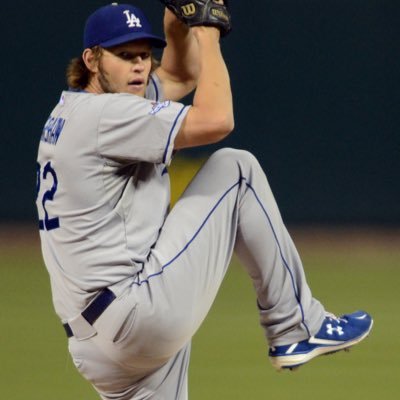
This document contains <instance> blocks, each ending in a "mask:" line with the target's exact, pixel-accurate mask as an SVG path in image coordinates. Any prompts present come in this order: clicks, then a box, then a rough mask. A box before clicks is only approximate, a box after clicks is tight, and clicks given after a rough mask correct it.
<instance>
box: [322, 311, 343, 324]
mask: <svg viewBox="0 0 400 400" xmlns="http://www.w3.org/2000/svg"><path fill="white" fill-rule="evenodd" d="M325 317H326V318H329V320H330V321H336V322H337V323H339V324H340V323H341V322H344V323H346V324H347V322H348V321H347V320H346V319H344V318H339V317H337V316H336V315H335V314H333V313H331V312H328V311H325Z"/></svg>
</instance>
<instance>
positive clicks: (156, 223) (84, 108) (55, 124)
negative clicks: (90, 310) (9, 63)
mask: <svg viewBox="0 0 400 400" xmlns="http://www.w3.org/2000/svg"><path fill="white" fill-rule="evenodd" d="M161 89H162V88H161V85H159V83H158V79H157V77H156V76H155V75H154V76H152V78H151V81H150V85H149V87H148V90H147V98H148V100H144V99H142V98H140V97H138V96H132V95H129V94H105V95H101V96H99V95H95V94H90V93H84V92H79V93H77V92H63V93H62V95H61V98H60V101H59V103H58V104H57V106H56V107H55V108H54V110H53V111H52V113H51V115H50V117H49V119H48V120H47V122H46V125H45V127H44V129H43V133H42V136H41V140H40V146H39V154H38V165H37V167H38V169H37V174H38V175H37V179H38V180H37V182H38V185H37V187H38V196H37V208H38V212H39V220H40V223H39V224H40V233H41V242H42V250H43V256H44V260H45V264H46V266H47V268H48V270H49V273H50V277H51V287H52V293H53V299H54V304H55V308H56V311H57V313H58V315H59V316H60V317H61V318H62V319H63V320H66V319H68V318H70V317H71V316H73V315H76V314H77V313H78V312H79V311H80V310H82V309H83V307H84V305H85V304H87V301H88V298H90V297H91V296H92V295H93V294H94V293H96V291H97V290H99V289H101V288H104V287H110V286H112V285H113V284H115V283H118V282H121V281H123V280H124V279H125V278H128V277H132V276H133V275H134V274H135V273H137V272H138V271H139V270H140V269H141V268H142V263H143V261H144V260H145V259H146V257H147V255H148V253H149V249H150V248H151V246H152V245H153V244H154V243H155V242H156V240H157V236H158V233H159V230H160V228H161V226H162V224H163V221H164V218H165V215H166V212H167V209H168V206H169V198H170V192H169V191H170V185H169V176H168V173H166V165H167V164H168V163H169V162H170V160H171V155H172V151H173V144H174V138H175V135H176V133H177V132H178V130H179V128H180V124H181V122H182V120H183V118H184V116H185V115H186V112H187V107H184V106H183V105H182V104H179V103H175V102H172V101H165V102H160V101H157V100H158V99H160V96H162V92H161Z"/></svg>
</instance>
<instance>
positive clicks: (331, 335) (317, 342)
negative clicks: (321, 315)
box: [269, 311, 373, 370]
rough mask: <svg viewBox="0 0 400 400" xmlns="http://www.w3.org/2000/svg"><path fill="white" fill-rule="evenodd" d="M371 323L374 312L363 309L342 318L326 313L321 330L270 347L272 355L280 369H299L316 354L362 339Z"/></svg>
mask: <svg viewBox="0 0 400 400" xmlns="http://www.w3.org/2000/svg"><path fill="white" fill-rule="evenodd" d="M372 325H373V320H372V318H371V316H370V315H369V314H367V313H366V312H364V311H356V312H354V313H352V314H346V315H343V316H341V317H339V318H337V317H335V316H334V315H333V314H329V313H327V314H326V317H325V320H324V322H323V323H322V326H321V328H320V330H319V332H318V333H316V334H315V335H314V336H311V337H310V338H309V339H306V340H303V341H301V342H298V343H293V344H289V345H286V346H275V347H270V349H269V358H270V360H271V363H272V365H273V366H274V367H275V368H276V369H277V370H281V369H296V368H297V367H299V366H300V365H302V364H304V363H306V362H308V361H310V360H312V359H313V358H314V357H317V356H320V355H322V354H330V353H335V352H337V351H339V350H345V349H348V348H349V347H351V346H354V345H355V344H357V343H359V342H361V341H362V340H363V339H365V338H366V337H367V336H368V334H369V332H370V331H371V328H372Z"/></svg>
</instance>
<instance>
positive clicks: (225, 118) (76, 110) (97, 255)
mask: <svg viewBox="0 0 400 400" xmlns="http://www.w3.org/2000/svg"><path fill="white" fill-rule="evenodd" d="M163 2H164V3H165V4H166V6H167V9H166V11H165V17H164V32H165V36H166V41H165V40H164V39H163V38H161V37H158V36H156V35H154V34H153V33H152V30H151V27H150V24H149V22H148V20H147V18H146V16H145V15H144V14H143V12H142V11H141V10H140V9H139V8H137V7H135V6H132V5H129V4H116V3H113V4H111V5H107V6H104V7H102V8H100V9H98V10H96V11H95V12H94V13H93V14H92V15H90V16H89V18H88V20H87V22H86V26H85V30H84V43H83V44H84V46H83V47H84V51H83V54H82V57H81V58H79V59H74V60H73V61H72V62H71V64H70V65H69V68H68V73H67V76H68V83H69V86H70V89H69V90H67V91H63V92H62V94H61V97H60V100H59V102H58V104H57V105H56V106H55V108H54V110H53V111H52V112H51V114H50V116H49V118H48V120H47V122H46V123H45V126H44V128H43V132H42V135H41V138H40V145H39V152H38V159H37V201H36V203H37V208H38V215H39V229H40V238H41V244H42V253H43V257H44V261H45V264H46V267H47V269H48V272H49V275H50V280H51V288H52V295H53V301H54V307H55V310H56V312H57V314H58V315H59V317H60V319H61V320H62V324H63V326H64V328H65V331H66V334H67V336H68V346H69V351H70V353H71V356H72V359H73V361H74V364H75V365H76V367H77V368H78V370H79V371H80V372H81V374H82V375H83V376H84V377H85V378H86V379H87V380H88V381H90V382H91V383H92V385H93V386H94V388H95V389H96V391H97V392H98V393H99V395H100V396H101V398H102V399H121V400H125V399H163V400H173V399H177V400H184V399H187V398H188V397H187V396H188V394H187V393H188V391H187V372H188V364H189V355H190V343H191V338H192V336H193V335H194V333H195V332H196V330H197V329H198V328H199V326H200V325H201V323H202V321H203V320H204V318H205V317H206V315H207V313H208V311H209V309H210V307H211V305H212V303H213V301H214V299H215V296H216V294H217V292H218V289H219V287H220V285H221V282H222V280H223V278H224V275H225V273H226V271H227V268H228V265H229V262H230V260H231V256H232V253H233V252H234V251H235V252H236V253H237V255H238V256H239V258H240V260H241V261H242V263H243V266H244V268H245V269H246V271H247V272H248V274H249V277H250V278H251V279H252V281H253V284H254V289H255V296H256V299H257V306H258V309H259V313H260V323H261V326H262V327H263V329H264V331H265V335H266V339H267V341H268V345H269V357H270V360H271V361H272V364H273V365H274V367H275V368H277V369H284V368H288V369H292V368H295V367H297V366H299V365H301V364H304V363H306V362H308V361H309V360H311V359H312V358H314V357H316V356H318V355H320V354H325V353H330V352H335V351H338V350H341V349H345V348H348V347H350V346H352V345H355V344H357V343H359V342H360V341H361V340H362V339H364V338H365V337H366V336H367V335H368V333H369V331H370V329H371V327H372V319H371V317H370V316H369V315H368V314H367V313H366V312H362V311H357V312H355V313H351V314H347V315H343V316H342V317H340V318H337V317H335V316H334V315H332V314H329V313H327V312H326V311H325V309H324V307H323V306H322V304H321V303H320V302H319V301H317V300H316V299H315V298H313V296H312V294H311V291H310V289H309V287H308V285H307V282H306V279H305V276H304V272H303V267H302V263H301V261H300V258H299V255H298V253H297V251H296V248H295V246H294V244H293V242H292V240H291V238H290V236H289V234H288V232H287V230H286V229H285V226H284V224H283V222H282V219H281V216H280V214H279V210H278V207H277V205H276V203H275V200H274V197H273V195H272V192H271V189H270V187H269V185H268V181H267V178H266V176H265V174H264V172H263V170H262V168H261V167H260V165H259V163H258V162H257V160H256V158H255V157H254V156H253V155H251V154H250V153H248V152H246V151H241V150H235V149H228V148H225V149H222V150H219V151H217V152H215V153H214V154H213V155H212V156H211V157H210V158H209V159H208V161H207V162H206V163H205V165H204V166H203V167H202V168H201V169H200V171H199V172H198V174H197V175H196V177H195V178H194V179H193V181H192V182H191V183H190V185H189V186H188V187H187V189H186V191H185V192H184V194H183V195H182V196H181V198H180V199H179V201H178V202H177V204H176V205H175V206H174V207H173V208H172V209H171V210H170V211H168V209H169V200H170V182H169V177H168V165H169V164H170V163H171V160H172V156H173V153H174V151H175V150H179V149H182V148H187V147H194V146H199V145H205V144H208V143H213V142H218V141H220V140H221V139H223V138H224V137H225V136H227V135H228V134H229V133H230V132H231V131H232V130H233V127H234V117H233V108H232V94H231V87H230V83H229V74H228V70H227V68H226V66H225V62H224V59H223V57H222V55H221V51H220V45H219V39H220V36H221V35H226V34H228V33H229V31H230V28H231V22H230V14H229V10H228V9H227V6H226V5H225V4H224V3H223V1H222V0H191V1H190V2H188V1H182V0H169V1H167V0H164V1H163ZM153 48H164V50H163V55H162V59H161V63H160V64H157V63H156V62H155V61H154V59H153V56H152V49H153ZM193 89H195V93H194V98H193V104H192V105H190V106H185V105H183V104H181V103H179V102H178V101H179V100H180V99H181V98H183V97H184V96H185V95H186V94H188V93H189V92H191V91H192V90H193ZM238 295H240V294H239V293H238ZM234 312H235V310H234V309H233V310H232V313H234Z"/></svg>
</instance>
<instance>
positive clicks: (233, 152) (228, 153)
mask: <svg viewBox="0 0 400 400" xmlns="http://www.w3.org/2000/svg"><path fill="white" fill-rule="evenodd" d="M211 158H216V159H217V160H220V161H221V160H222V161H224V162H228V163H234V164H235V165H238V163H245V164H246V165H248V164H250V165H256V166H257V167H259V165H260V164H259V162H258V160H257V158H256V157H255V156H254V155H253V154H252V153H250V152H249V151H247V150H241V149H234V148H230V147H225V148H223V149H220V150H217V151H216V152H215V153H214V154H213V155H212V156H211Z"/></svg>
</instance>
